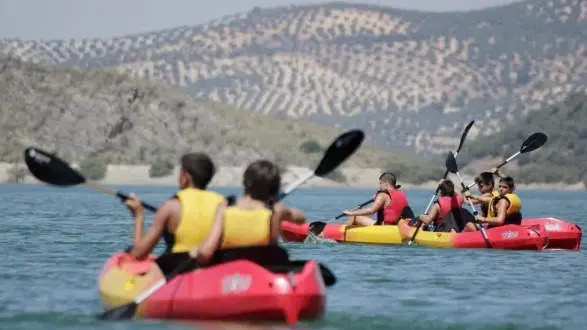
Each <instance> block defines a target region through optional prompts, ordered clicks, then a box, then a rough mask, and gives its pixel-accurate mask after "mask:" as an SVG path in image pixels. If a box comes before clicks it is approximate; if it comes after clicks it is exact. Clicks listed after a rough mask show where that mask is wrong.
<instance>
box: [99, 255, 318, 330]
mask: <svg viewBox="0 0 587 330" xmlns="http://www.w3.org/2000/svg"><path fill="white" fill-rule="evenodd" d="M155 260H156V259H155V257H154V256H150V257H149V258H147V259H146V260H142V261H138V260H135V259H134V258H132V257H131V256H130V255H129V254H127V253H124V252H121V253H117V254H115V255H113V256H112V257H110V258H109V259H108V260H107V261H106V264H105V265H104V267H103V269H102V271H101V273H100V276H99V281H98V282H99V283H98V286H99V291H100V299H101V301H102V304H103V306H104V308H107V309H109V308H113V307H117V306H120V305H122V304H127V303H130V302H132V301H133V300H134V299H135V297H136V296H137V295H138V294H140V293H142V292H144V291H145V290H146V289H148V288H149V287H150V286H151V285H153V284H154V283H155V282H156V281H157V280H160V279H161V278H163V274H162V273H161V272H160V271H159V268H158V267H157V266H156V262H155ZM277 268H281V269H277ZM300 268H301V269H300ZM325 291H326V289H325V284H324V281H323V280H322V276H321V273H320V267H319V265H318V263H317V262H316V261H314V260H310V261H307V262H305V263H304V265H303V266H302V267H300V265H299V264H296V265H293V267H292V269H287V267H283V266H282V267H273V270H272V271H270V270H268V269H267V268H265V267H263V266H260V265H258V264H256V263H253V262H251V261H248V260H235V261H230V262H226V263H223V264H218V265H213V266H209V267H205V268H198V269H195V270H192V271H189V272H186V273H183V274H180V275H178V276H176V277H174V278H173V279H171V280H170V281H169V282H168V283H167V284H165V285H164V286H163V287H161V288H160V289H159V290H157V291H156V292H155V293H153V294H152V295H151V296H150V297H149V298H147V299H146V300H145V301H144V302H143V303H141V304H140V305H139V306H138V308H137V313H136V315H137V316H138V317H142V318H154V319H189V320H202V319H209V320H211V319H222V320H229V319H230V320H241V319H247V320H280V321H285V322H287V323H288V324H290V325H291V324H295V323H296V322H297V321H298V320H299V319H316V318H319V317H321V316H322V315H323V313H324V310H325V303H326V298H325Z"/></svg>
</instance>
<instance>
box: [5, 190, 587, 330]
mask: <svg viewBox="0 0 587 330" xmlns="http://www.w3.org/2000/svg"><path fill="white" fill-rule="evenodd" d="M115 188H121V189H122V190H124V191H125V192H129V191H135V192H137V193H138V194H139V196H140V197H141V198H142V199H143V200H144V201H146V202H151V203H153V204H155V205H158V204H159V203H160V202H161V201H163V200H164V199H166V198H168V197H169V196H171V195H172V194H173V193H174V189H173V188H172V187H145V186H142V187H115ZM217 191H219V192H221V193H224V194H228V193H239V191H237V190H235V189H217ZM407 194H408V198H409V199H410V203H411V205H412V206H413V208H414V211H415V212H418V213H420V212H421V211H422V210H423V209H424V207H425V206H426V204H427V202H428V200H429V198H430V197H431V194H432V192H431V191H425V190H407ZM371 195H372V191H369V190H364V189H322V188H321V189H317V188H307V189H300V190H298V191H296V192H295V193H294V194H293V195H292V196H290V197H288V199H287V200H286V201H287V202H288V203H289V204H291V205H293V206H296V207H298V208H301V209H302V210H304V211H305V212H306V215H307V216H308V218H309V219H311V220H318V219H327V218H331V217H333V216H335V215H337V214H338V213H340V211H341V210H343V209H345V208H353V207H354V206H355V205H357V204H359V203H361V202H363V201H365V200H368V199H369V198H370V197H371ZM519 195H520V196H521V198H522V201H523V213H524V216H525V217H534V216H553V217H557V218H560V219H563V220H567V221H572V222H575V223H578V224H579V225H581V226H582V227H583V228H587V221H586V220H585V219H584V218H583V215H584V214H585V213H586V212H587V206H586V201H587V193H585V192H547V191H520V192H519ZM0 214H2V215H3V216H2V220H1V221H2V222H1V223H2V227H3V228H4V230H3V231H4V233H3V234H2V236H1V238H0V248H1V249H2V251H4V252H5V256H4V258H3V259H1V261H0V262H1V264H0V329H3V330H6V329H76V330H77V329H237V328H239V325H238V324H237V325H234V324H230V325H229V324H220V325H219V324H203V323H182V322H173V321H126V322H101V321H96V320H95V319H93V317H92V316H93V315H94V314H96V313H97V312H99V311H100V306H99V298H98V291H97V276H98V272H99V271H100V269H101V267H102V265H103V263H104V261H105V260H106V259H107V258H108V257H109V256H110V255H111V254H112V253H114V252H117V251H120V250H122V249H124V248H126V246H128V245H129V244H130V241H131V234H132V228H133V225H132V223H133V222H132V218H131V217H130V215H129V213H128V211H127V209H126V208H125V207H124V206H123V205H122V204H121V203H120V202H119V201H118V200H117V199H115V198H113V197H111V196H109V195H105V194H101V193H98V192H96V191H94V190H91V189H89V188H85V187H75V188H55V187H50V186H45V185H0ZM151 220H152V216H151V215H148V217H147V224H150V221H151ZM285 246H286V247H287V248H288V250H289V251H290V254H291V255H292V257H293V258H296V259H300V258H304V259H311V258H315V259H318V260H319V261H321V262H322V263H324V264H326V265H327V266H328V267H329V268H330V269H331V270H332V271H333V272H334V273H335V274H336V276H337V277H338V283H337V284H336V285H335V286H333V287H331V288H329V289H328V301H327V311H326V314H325V316H324V318H323V319H321V320H319V321H314V322H301V323H299V325H298V326H297V328H306V329H361V330H371V329H431V328H434V329H587V323H586V321H587V305H586V303H587V275H586V274H585V270H586V269H585V266H586V265H587V255H586V253H585V250H584V249H581V250H580V251H578V252H577V251H542V252H536V251H499V250H487V249H478V250H464V249H433V248H425V247H418V246H411V247H408V246H369V245H345V244H300V243H288V244H285ZM161 247H162V245H159V246H158V249H157V250H156V251H157V252H160V251H161ZM254 328H257V329H261V328H262V329H267V328H268V326H265V327H254ZM273 328H274V329H276V328H280V329H284V328H286V327H285V326H283V325H281V326H273Z"/></svg>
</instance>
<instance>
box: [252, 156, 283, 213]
mask: <svg viewBox="0 0 587 330" xmlns="http://www.w3.org/2000/svg"><path fill="white" fill-rule="evenodd" d="M243 186H244V188H245V194H246V195H249V196H251V198H253V199H256V200H259V201H263V202H265V203H268V204H270V205H271V204H273V203H274V202H275V200H276V198H277V195H278V194H279V189H281V173H280V171H279V167H277V165H275V164H273V163H272V162H270V161H268V160H257V161H254V162H252V163H251V164H249V166H248V167H247V169H246V170H245V173H244V175H243Z"/></svg>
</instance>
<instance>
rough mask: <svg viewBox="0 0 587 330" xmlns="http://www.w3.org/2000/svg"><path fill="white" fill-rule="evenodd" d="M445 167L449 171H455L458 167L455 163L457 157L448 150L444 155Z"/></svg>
mask: <svg viewBox="0 0 587 330" xmlns="http://www.w3.org/2000/svg"><path fill="white" fill-rule="evenodd" d="M444 165H445V166H446V169H447V170H448V171H449V172H451V173H457V172H458V171H459V167H458V165H457V159H456V158H455V155H454V154H453V153H452V151H449V152H448V156H447V157H446V162H445V163H444Z"/></svg>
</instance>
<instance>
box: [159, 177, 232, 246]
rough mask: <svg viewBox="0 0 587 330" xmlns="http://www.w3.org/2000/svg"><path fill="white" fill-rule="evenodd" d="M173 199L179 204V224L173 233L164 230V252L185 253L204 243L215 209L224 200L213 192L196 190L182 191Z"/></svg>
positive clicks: (187, 189)
mask: <svg viewBox="0 0 587 330" xmlns="http://www.w3.org/2000/svg"><path fill="white" fill-rule="evenodd" d="M175 197H177V199H178V200H179V203H180V204H181V215H180V218H179V224H178V226H177V229H176V230H175V232H174V233H170V232H169V231H167V230H165V232H164V234H163V239H164V240H165V243H166V245H167V249H166V252H172V253H178V252H186V251H189V250H190V249H192V248H193V247H195V246H198V245H200V244H202V243H203V242H204V240H205V239H206V237H207V236H208V233H209V232H210V229H211V228H212V223H213V222H214V215H215V214H216V209H217V208H218V205H220V204H221V203H223V202H224V200H225V199H224V197H223V196H222V195H220V194H218V193H216V192H214V191H207V190H201V189H196V188H186V189H182V190H180V191H179V192H178V193H177V194H176V195H175Z"/></svg>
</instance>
